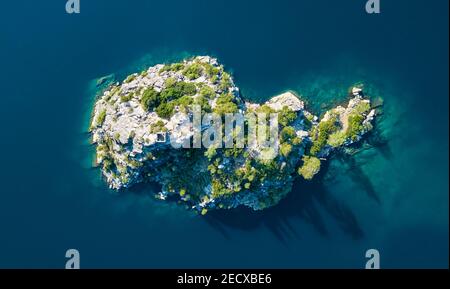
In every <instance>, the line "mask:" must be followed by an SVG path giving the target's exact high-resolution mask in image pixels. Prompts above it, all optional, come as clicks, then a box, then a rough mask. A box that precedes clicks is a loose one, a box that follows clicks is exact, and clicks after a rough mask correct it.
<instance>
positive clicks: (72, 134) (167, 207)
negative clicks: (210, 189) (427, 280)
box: [0, 0, 449, 268]
mask: <svg viewBox="0 0 450 289" xmlns="http://www.w3.org/2000/svg"><path fill="white" fill-rule="evenodd" d="M64 2H65V1H31V0H29V1H25V0H20V1H8V3H6V2H5V3H2V4H0V67H1V69H0V83H1V104H0V123H1V142H0V151H1V153H0V164H1V165H2V166H1V168H0V183H1V187H0V267H19V268H21V267H39V268H40V267H44V268H47V267H50V268H63V267H64V264H65V261H66V259H65V257H64V255H65V252H66V250H67V249H69V248H76V249H78V250H79V251H80V254H81V266H82V267H84V268H91V267H94V268H96V267H132V268H137V267H146V268H147V267H149V268H158V267H163V268H172V267H205V268H207V267H213V268H221V267H239V268H244V267H258V268H260V267H263V268H265V267H269V268H270V267H281V268H304V267H306V268H308V267H314V268H316V267H326V268H328V267H344V268H348V267H351V268H362V267H364V264H365V261H366V259H365V256H364V254H365V251H366V250H367V249H370V248H376V249H378V250H379V251H380V254H381V266H382V267H385V268H392V267H394V268H398V267H427V268H428V267H433V268H434V267H448V242H449V239H448V217H449V215H448V209H449V207H448V195H449V186H448V173H449V155H448V151H449V135H448V120H449V118H448V117H449V114H448V100H449V90H448V77H449V73H448V64H449V59H448V49H449V46H448V1H447V0H434V1H411V0H395V1H392V0H389V1H387V0H381V5H382V6H381V9H382V11H381V14H379V15H368V14H367V13H366V12H365V10H364V6H365V2H366V1H365V0H356V1H355V0H340V1H332V0H329V1H327V0H320V1H318V0H314V1H313V0H309V1H306V0H304V1H283V0H278V1H263V0H260V1H231V0H228V1H207V0H203V1H199V0H192V1H144V0H133V1H112V0H95V1H94V0H89V1H86V0H81V13H80V14H79V15H68V14H66V13H65V9H64V6H65V3H64ZM197 54H209V55H213V56H216V57H218V58H219V60H220V61H221V62H222V63H224V64H225V65H226V68H227V69H229V70H231V71H232V72H233V75H234V78H235V81H236V83H237V84H238V86H239V87H240V88H241V90H242V93H243V95H244V96H245V97H247V98H249V99H252V100H255V101H256V100H259V101H262V100H265V99H267V98H269V97H270V96H273V95H275V94H277V93H280V92H283V91H284V90H286V89H293V90H295V91H297V92H298V93H299V94H300V95H302V96H303V97H304V98H305V99H306V100H307V101H308V107H310V108H311V109H312V110H314V111H315V112H317V113H320V111H321V110H323V109H324V108H326V106H324V105H330V104H331V105H335V104H336V103H339V102H341V101H343V100H345V95H346V92H347V88H348V87H349V86H351V85H352V84H354V83H355V82H359V81H363V82H365V83H366V84H367V88H368V90H369V91H368V92H369V93H370V94H371V95H373V96H381V97H383V99H384V114H383V116H382V117H381V118H380V122H379V123H378V125H377V130H378V131H379V133H380V135H381V136H382V139H383V141H382V142H381V143H376V145H374V146H373V148H371V149H366V150H363V151H362V152H360V153H358V154H356V155H355V156H353V157H350V158H348V157H335V158H334V159H333V160H331V161H330V162H329V163H328V164H327V167H326V168H325V169H324V170H323V171H322V173H321V175H320V176H319V177H318V178H317V179H316V180H315V181H313V182H309V183H305V182H300V181H298V182H297V183H296V185H295V188H294V190H293V191H292V193H291V194H290V195H289V197H288V198H286V199H285V200H283V201H282V202H281V203H280V204H279V205H278V206H276V207H273V208H271V209H268V210H266V211H263V212H257V213H255V212H250V211H248V210H244V209H242V210H241V209H239V210H233V211H218V212H212V213H210V214H208V215H207V216H206V217H199V216H195V215H192V214H191V213H189V212H187V211H185V210H184V209H182V208H179V207H177V205H176V204H170V203H169V204H166V203H161V202H158V201H156V200H154V199H153V198H152V197H151V196H150V195H146V194H140V195H136V194H123V195H117V194H114V193H112V192H111V191H109V190H108V189H107V187H106V185H105V183H104V182H103V181H102V179H101V176H100V173H99V171H98V170H97V169H94V168H92V162H91V161H92V153H93V148H92V147H91V146H90V145H89V144H88V135H87V133H86V131H87V122H88V121H89V112H90V111H89V109H90V106H91V105H92V101H93V95H92V93H93V90H92V83H93V80H94V79H95V78H97V77H100V76H103V75H106V74H109V73H118V74H119V76H124V75H125V74H126V73H130V72H135V71H139V70H140V69H141V68H143V67H145V66H148V65H152V64H156V63H161V62H164V61H169V60H172V59H181V58H182V57H183V56H189V55H197Z"/></svg>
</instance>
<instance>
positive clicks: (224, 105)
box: [214, 93, 238, 114]
mask: <svg viewBox="0 0 450 289" xmlns="http://www.w3.org/2000/svg"><path fill="white" fill-rule="evenodd" d="M237 111H238V107H237V105H236V103H234V97H233V95H231V94H229V93H226V94H221V95H220V96H219V97H218V98H217V101H216V107H214V112H215V113H217V114H225V113H235V112H237Z"/></svg>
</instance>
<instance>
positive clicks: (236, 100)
mask: <svg viewBox="0 0 450 289" xmlns="http://www.w3.org/2000/svg"><path fill="white" fill-rule="evenodd" d="M104 81H105V80H104V79H102V80H101V81H100V83H99V84H102V83H103V82H104ZM194 107H200V108H201V111H202V113H215V114H218V115H221V116H225V115H226V114H231V113H232V114H234V113H249V112H254V113H260V112H264V113H267V114H270V113H277V115H278V127H277V129H278V131H279V134H278V135H279V137H278V139H277V146H278V147H279V149H278V151H277V154H276V156H274V157H273V158H269V159H264V158H260V157H258V155H261V154H263V153H264V151H263V148H258V147H256V148H255V147H243V148H242V147H237V146H236V147H232V148H216V147H209V148H191V149H175V148H174V147H173V145H171V143H172V144H173V142H180V143H181V142H183V141H186V139H189V138H192V134H193V130H192V127H191V126H190V124H191V118H192V113H193V108H194ZM375 114H376V110H375V109H374V108H372V107H371V102H370V100H369V98H367V97H365V96H364V93H363V87H362V86H355V87H352V88H350V89H349V101H348V103H347V104H346V105H345V106H337V107H335V108H333V109H331V110H329V111H327V112H326V113H325V114H324V115H323V117H322V118H321V119H319V118H318V117H317V116H315V115H313V114H312V113H310V112H308V111H307V110H306V109H305V103H304V102H303V101H302V100H301V99H300V98H299V97H298V96H297V95H296V94H295V93H293V92H290V91H288V92H285V93H283V94H280V95H278V96H275V97H273V98H271V99H269V100H268V101H266V102H265V103H262V104H257V103H251V102H248V101H245V100H244V99H243V98H242V96H241V94H240V91H239V88H238V87H236V85H235V84H234V81H233V78H232V76H231V75H230V74H229V73H227V72H226V71H225V70H224V67H223V65H221V64H219V63H218V61H217V59H215V58H212V57H209V56H198V57H193V58H190V59H186V60H184V61H182V62H178V63H172V64H165V65H164V64H159V65H155V66H153V67H150V68H148V69H147V70H144V71H142V72H141V73H135V74H132V75H129V76H128V77H127V78H126V79H125V80H124V81H123V82H122V83H114V84H111V85H109V86H108V87H107V88H106V89H105V90H104V92H103V93H102V94H101V95H100V97H99V98H98V99H97V101H96V103H95V106H94V109H93V113H92V121H91V126H90V131H91V134H92V141H93V143H94V144H95V146H96V164H97V165H98V166H100V167H101V170H102V174H103V175H104V177H105V179H106V182H107V183H108V185H109V187H110V188H111V189H114V190H123V189H126V188H129V187H131V186H133V185H135V184H138V183H143V182H153V183H158V184H160V185H161V191H160V192H159V193H157V194H155V197H157V198H158V199H161V200H176V201H180V202H181V203H183V204H185V205H186V207H188V208H189V209H193V210H196V211H198V212H199V213H201V214H202V215H204V214H206V213H207V212H208V210H213V209H219V208H223V209H231V208H235V207H238V206H247V207H249V208H251V209H253V210H262V209H264V208H267V207H270V206H274V205H276V204H277V203H278V202H279V201H280V200H281V199H283V198H284V197H285V196H286V194H288V193H289V192H290V191H291V189H292V185H293V180H294V178H295V177H302V178H304V179H305V180H311V179H312V178H314V176H315V175H316V174H317V173H318V172H319V171H320V167H321V164H322V162H324V161H326V159H327V158H328V157H329V156H330V154H332V153H333V151H335V150H339V149H341V148H344V147H346V146H349V145H351V144H353V143H356V142H358V141H360V140H361V139H362V138H363V136H364V135H365V134H366V133H367V132H369V131H370V130H372V128H373V127H372V122H373V120H374V117H375ZM202 129H203V127H202Z"/></svg>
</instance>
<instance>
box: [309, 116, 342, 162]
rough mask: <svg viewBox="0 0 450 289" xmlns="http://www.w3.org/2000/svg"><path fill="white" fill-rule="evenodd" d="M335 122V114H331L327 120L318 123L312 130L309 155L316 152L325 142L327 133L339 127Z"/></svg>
mask: <svg viewBox="0 0 450 289" xmlns="http://www.w3.org/2000/svg"><path fill="white" fill-rule="evenodd" d="M336 123H337V116H333V117H331V118H330V119H329V120H327V121H321V122H320V123H319V125H318V128H317V129H315V130H314V134H315V135H314V136H313V144H312V146H311V149H310V154H311V155H316V154H318V153H319V152H320V151H321V150H322V149H323V147H324V146H325V145H326V144H327V140H328V137H329V135H330V134H332V133H334V132H336V131H337V130H338V129H339V127H338V126H337V124H336Z"/></svg>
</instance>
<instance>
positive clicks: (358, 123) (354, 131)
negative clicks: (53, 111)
mask: <svg viewBox="0 0 450 289" xmlns="http://www.w3.org/2000/svg"><path fill="white" fill-rule="evenodd" d="M363 121H364V117H363V116H362V115H360V114H351V115H349V116H348V127H347V132H346V134H347V137H350V138H351V139H352V140H356V139H357V138H358V135H359V134H360V133H361V132H362V131H363V130H364V126H363V124H362V123H363Z"/></svg>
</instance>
